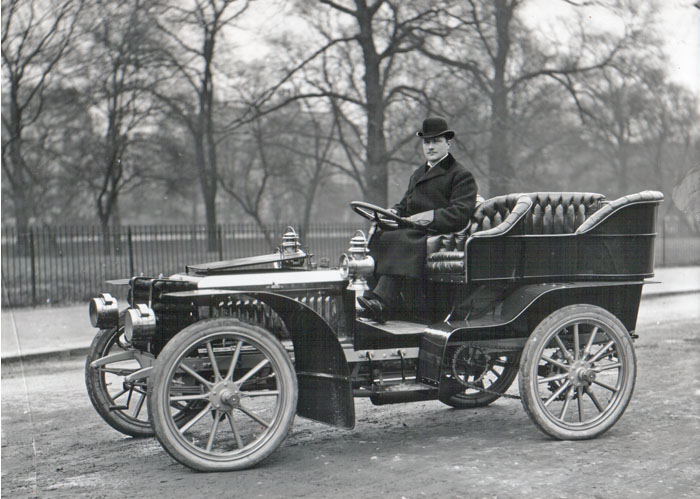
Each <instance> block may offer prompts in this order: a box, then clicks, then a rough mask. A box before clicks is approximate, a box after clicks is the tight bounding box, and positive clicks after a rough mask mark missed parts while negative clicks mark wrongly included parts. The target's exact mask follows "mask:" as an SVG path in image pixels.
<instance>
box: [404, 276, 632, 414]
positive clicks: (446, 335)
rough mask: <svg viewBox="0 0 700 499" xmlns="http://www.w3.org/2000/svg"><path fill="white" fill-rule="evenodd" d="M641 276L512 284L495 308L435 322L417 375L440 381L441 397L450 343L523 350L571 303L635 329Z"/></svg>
mask: <svg viewBox="0 0 700 499" xmlns="http://www.w3.org/2000/svg"><path fill="white" fill-rule="evenodd" d="M643 284H644V282H643V281H627V282H619V281H607V282H600V281H598V282H575V283H547V284H528V285H524V286H519V287H517V288H515V289H514V290H512V291H511V292H510V293H509V294H508V296H506V298H505V299H504V300H503V301H502V302H499V303H497V304H496V306H495V307H494V310H493V311H492V313H490V314H487V315H484V316H482V317H479V318H478V319H474V320H471V321H468V320H464V321H450V322H443V323H438V324H435V325H432V326H431V327H429V328H427V329H426V331H425V333H424V334H423V337H422V338H421V348H420V353H419V362H418V379H419V380H421V381H422V382H423V383H426V384H429V385H432V386H439V395H438V397H439V399H440V400H443V401H444V400H446V399H447V398H449V396H450V395H452V394H453V393H454V391H453V390H454V384H453V383H452V380H450V379H449V378H446V377H445V374H446V373H447V372H449V370H447V369H446V368H445V366H448V363H449V358H448V356H447V350H448V346H449V345H454V344H458V343H461V342H466V341H469V342H483V343H484V344H488V345H490V346H492V347H493V348H496V349H502V350H504V351H507V350H514V351H515V350H520V349H522V347H523V346H524V344H525V341H526V340H527V338H528V337H529V336H530V333H531V332H532V331H533V330H534V329H535V328H536V327H537V325H538V324H539V323H540V322H541V321H542V320H543V319H544V318H545V317H547V316H548V315H549V314H551V313H552V312H554V311H555V310H558V309H560V308H562V307H565V306H567V305H572V304H575V303H587V304H590V305H597V306H599V307H602V308H605V309H606V310H608V311H609V312H611V313H612V314H614V315H615V316H616V317H618V318H619V319H620V320H621V321H622V323H623V324H624V325H625V327H626V328H627V330H628V331H630V332H632V331H634V329H635V327H636V322H637V312H638V310H639V302H640V300H641V294H642V285H643Z"/></svg>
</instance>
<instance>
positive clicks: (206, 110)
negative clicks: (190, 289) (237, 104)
mask: <svg viewBox="0 0 700 499" xmlns="http://www.w3.org/2000/svg"><path fill="white" fill-rule="evenodd" d="M248 3H249V2H248V1H246V0H196V1H194V2H193V3H191V4H188V5H187V6H183V4H181V3H180V2H175V1H172V2H164V3H162V4H161V9H162V10H161V13H160V14H159V16H158V18H157V20H156V21H157V25H158V27H159V29H160V30H161V32H162V33H163V35H164V36H165V39H166V42H167V43H168V47H169V48H168V49H167V50H166V52H165V61H164V63H165V65H166V67H168V68H170V69H171V70H172V75H173V80H171V81H170V82H169V83H168V87H167V88H164V89H162V90H160V91H158V93H157V95H158V97H159V98H160V99H161V100H162V101H163V102H164V103H165V104H166V105H167V106H168V107H169V109H170V113H171V115H172V116H173V117H175V118H177V119H178V120H180V122H181V123H182V124H183V125H184V126H185V127H186V129H187V130H188V131H189V133H190V135H191V137H192V142H193V149H194V158H195V166H196V169H197V172H198V178H199V183H200V187H201V193H202V199H203V201H204V208H205V212H206V223H207V228H208V232H209V237H208V249H209V251H216V249H217V240H216V224H217V215H216V194H217V186H218V157H217V142H218V141H219V139H220V137H219V135H220V134H219V133H218V131H217V123H216V106H217V103H218V102H220V101H217V97H216V91H215V89H216V81H217V73H219V72H220V71H219V69H218V68H217V65H216V54H217V46H218V44H219V42H220V41H221V38H222V37H223V33H224V31H225V29H226V28H227V27H228V26H230V25H231V24H232V23H233V22H234V21H235V20H236V19H237V18H238V17H240V16H241V15H242V14H243V12H245V10H246V9H247V7H248Z"/></svg>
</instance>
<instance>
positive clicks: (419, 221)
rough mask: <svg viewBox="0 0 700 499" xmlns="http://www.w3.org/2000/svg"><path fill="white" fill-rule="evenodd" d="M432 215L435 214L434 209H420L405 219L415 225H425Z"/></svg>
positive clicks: (431, 219) (428, 222)
mask: <svg viewBox="0 0 700 499" xmlns="http://www.w3.org/2000/svg"><path fill="white" fill-rule="evenodd" d="M434 216H435V213H434V210H428V211H422V212H420V213H416V214H415V215H411V216H410V217H406V218H405V220H408V221H409V222H413V223H414V224H416V225H420V226H422V227H425V226H427V225H429V224H430V223H431V222H432V221H433V217H434Z"/></svg>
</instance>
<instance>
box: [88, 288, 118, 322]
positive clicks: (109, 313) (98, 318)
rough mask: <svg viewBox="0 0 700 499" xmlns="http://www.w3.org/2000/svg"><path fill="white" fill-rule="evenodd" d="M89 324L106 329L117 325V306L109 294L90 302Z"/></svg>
mask: <svg viewBox="0 0 700 499" xmlns="http://www.w3.org/2000/svg"><path fill="white" fill-rule="evenodd" d="M89 311H90V312H89V313H90V324H92V327H99V328H100V329H107V328H110V327H116V326H117V325H119V304H118V303H117V299H116V298H114V297H113V296H112V295H110V294H109V293H102V294H101V295H100V296H97V297H95V298H93V299H92V300H90V306H89Z"/></svg>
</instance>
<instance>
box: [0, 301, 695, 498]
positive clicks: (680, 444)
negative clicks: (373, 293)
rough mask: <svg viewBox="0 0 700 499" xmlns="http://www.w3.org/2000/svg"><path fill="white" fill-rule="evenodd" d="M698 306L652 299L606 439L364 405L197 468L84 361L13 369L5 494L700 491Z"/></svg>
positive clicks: (6, 381) (490, 411)
mask: <svg viewBox="0 0 700 499" xmlns="http://www.w3.org/2000/svg"><path fill="white" fill-rule="evenodd" d="M691 303H692V302H691ZM695 303H697V302H695ZM674 307H680V308H678V310H676V311H675V312H674ZM688 310H689V309H688V307H687V306H685V307H683V306H682V303H681V304H679V303H678V301H677V300H676V301H666V302H665V301H664V300H657V301H655V303H654V305H653V308H652V307H646V308H645V310H644V312H643V314H642V316H641V317H640V327H639V328H638V332H639V334H640V336H641V337H640V339H639V340H638V341H637V356H638V362H639V375H638V378H637V387H636V390H635V395H634V397H633V399H632V402H631V404H630V406H629V408H628V410H627V412H626V413H625V415H624V416H623V418H622V419H621V420H620V421H619V422H618V423H617V425H616V426H615V427H614V428H612V430H610V431H609V432H608V433H607V434H605V435H604V436H602V437H601V438H598V439H596V440H591V441H583V442H558V441H553V440H551V439H549V438H547V437H546V436H544V435H543V434H542V433H540V432H539V431H538V430H537V429H536V428H535V426H534V425H533V424H532V423H531V422H530V420H529V419H528V417H527V415H526V414H525V412H524V411H523V410H522V407H521V405H520V402H519V401H517V400H499V401H498V402H496V403H494V404H493V405H492V406H490V407H487V408H483V409H479V410H466V411H457V410H453V409H450V408H448V407H447V406H444V405H442V404H440V403H439V402H423V403H414V404H403V405H393V406H381V407H375V406H372V405H371V404H370V403H369V402H368V401H366V400H357V404H356V411H357V425H356V428H355V430H353V431H345V430H338V429H335V428H331V427H327V426H324V425H321V424H317V423H313V422H310V421H307V420H304V419H302V418H297V419H296V422H295V425H294V427H293V429H292V431H291V433H290V435H289V436H288V438H287V440H286V441H285V443H284V444H283V445H282V447H281V448H280V449H278V450H277V452H276V453H275V454H273V456H272V457H271V458H269V459H268V460H267V461H265V462H263V463H262V464H261V465H260V466H258V467H257V468H255V469H252V470H247V471H243V472H237V473H221V474H203V473H195V472H192V471H190V470H189V469H187V468H185V467H183V466H181V465H179V464H177V463H176V462H174V461H173V460H172V459H171V458H170V457H169V456H168V455H167V454H166V453H165V452H164V451H163V450H162V449H161V448H160V445H159V444H158V442H157V441H155V440H154V439H146V440H133V439H131V438H126V437H123V436H121V435H120V434H119V433H117V432H115V431H114V430H112V429H111V428H110V427H108V426H107V425H106V424H105V423H104V422H102V420H101V419H100V418H99V416H98V415H97V414H96V413H95V412H94V410H93V409H92V407H91V406H90V403H89V401H88V398H87V395H86V393H85V389H84V385H83V380H82V376H83V373H82V364H81V363H80V362H79V361H76V360H73V361H65V362H51V363H35V364H32V365H29V366H25V372H24V375H23V373H22V372H21V371H20V370H19V369H18V368H17V367H16V366H15V367H13V368H11V369H10V368H8V367H7V366H3V379H2V495H3V497H33V496H39V497H94V498H98V497H110V498H111V497H188V498H191V497H197V496H204V497H208V496H211V497H234V496H235V497H362V498H367V497H389V498H394V497H395V498H400V497H409V498H419V497H437V496H439V497H448V498H449V497H501V498H510V497H513V498H516V497H518V498H520V497H565V498H589V497H590V498H594V497H616V498H617V497H622V498H627V497H673V498H676V497H697V484H698V483H700V465H699V464H698V463H700V375H699V374H698V373H699V372H700V371H699V370H698V367H699V366H700V334H699V333H698V332H699V331H700V318H698V315H700V314H698V313H697V309H696V311H695V312H694V311H693V310H692V308H691V309H690V312H688ZM672 318H676V319H680V320H672ZM657 322H658V324H657ZM511 393H516V392H515V389H513V388H512V389H511Z"/></svg>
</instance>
